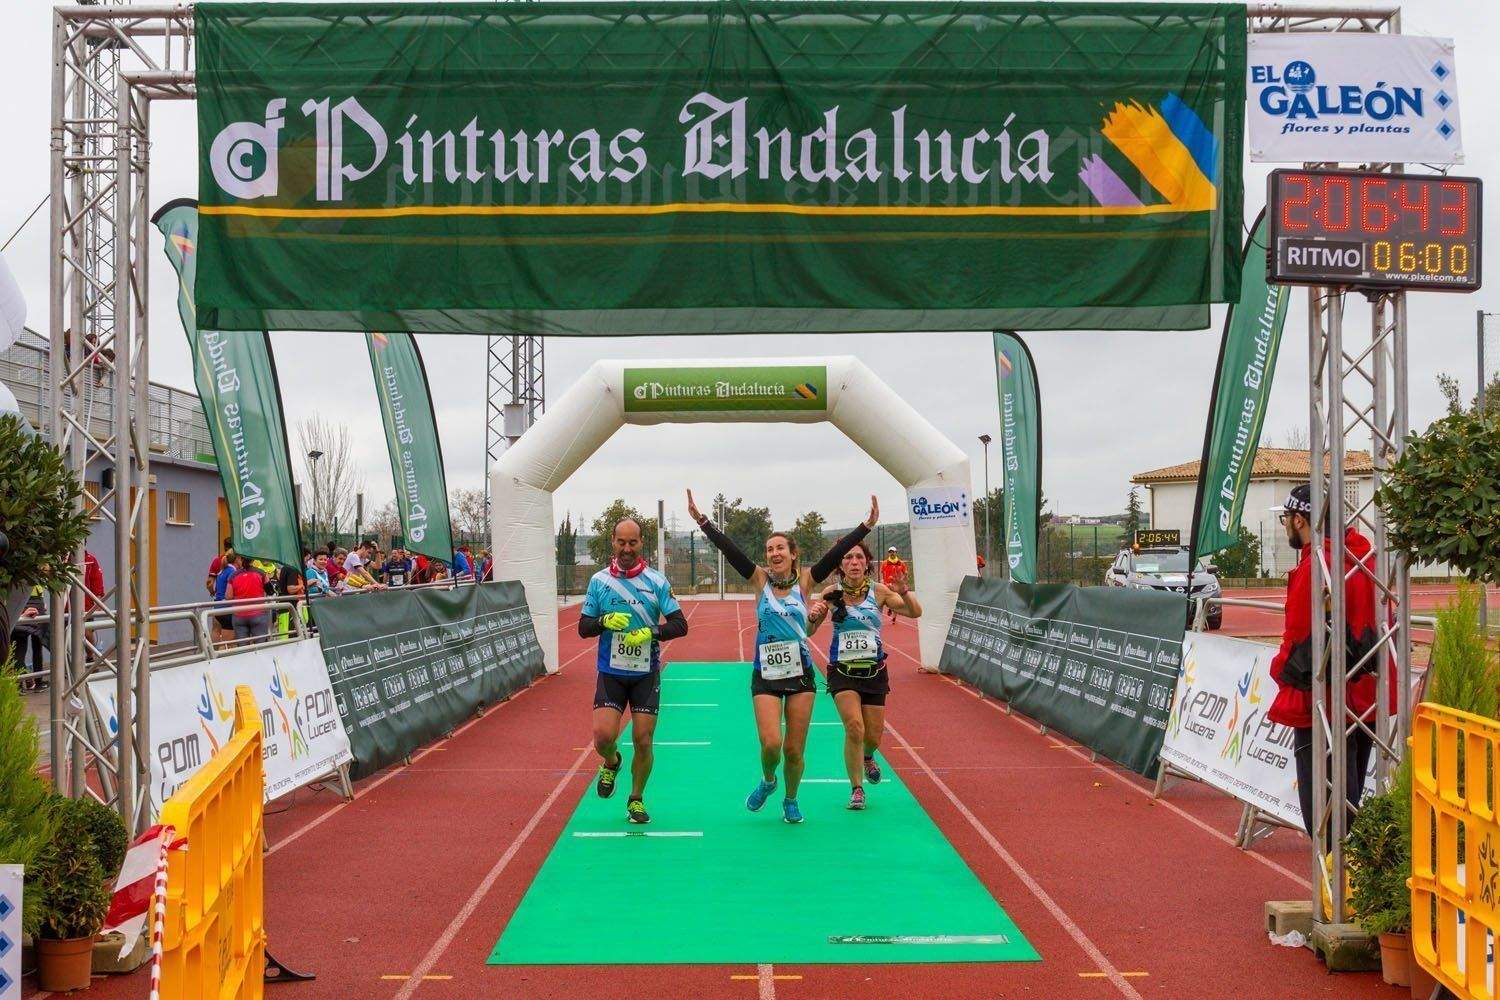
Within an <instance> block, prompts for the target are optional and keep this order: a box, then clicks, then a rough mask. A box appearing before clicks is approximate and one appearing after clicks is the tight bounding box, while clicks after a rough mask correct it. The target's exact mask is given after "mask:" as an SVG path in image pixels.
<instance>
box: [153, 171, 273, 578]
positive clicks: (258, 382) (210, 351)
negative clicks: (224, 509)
mask: <svg viewBox="0 0 1500 1000" xmlns="http://www.w3.org/2000/svg"><path fill="white" fill-rule="evenodd" d="M151 221H152V222H153V223H155V225H156V228H157V229H159V230H161V234H162V236H163V237H165V238H166V239H165V249H166V253H167V259H168V260H169V261H171V262H172V267H173V268H175V269H176V271H177V286H178V289H177V313H178V315H179V316H180V317H181V318H182V328H183V331H184V332H186V333H187V338H188V345H189V346H190V347H191V348H192V352H193V382H194V384H195V385H197V387H198V399H199V400H200V401H201V402H202V404H203V417H204V419H205V420H206V421H207V422H208V432H209V436H210V437H212V438H213V448H214V457H215V459H216V460H217V462H218V466H219V482H220V484H221V485H222V486H223V488H224V500H225V502H226V504H227V505H228V507H229V525H230V533H231V534H232V535H233V537H234V550H235V551H236V552H238V553H240V554H242V555H246V556H251V557H254V558H257V559H269V560H271V561H272V562H278V563H281V564H282V565H284V566H301V565H302V542H301V539H300V537H299V535H298V531H297V494H296V489H295V488H294V487H293V485H292V462H291V458H290V452H289V451H288V450H287V435H286V419H285V416H284V414H283V413H282V410H281V388H280V386H279V385H278V384H277V381H276V362H275V359H274V358H273V357H272V355H271V338H270V337H269V336H268V335H267V334H266V333H265V331H263V330H257V331H255V332H253V333H226V332H224V331H222V330H215V329H212V328H211V327H205V326H203V325H201V324H200V323H199V322H198V317H199V311H198V309H197V308H196V304H195V302H194V301H193V282H194V277H195V275H196V273H197V269H198V260H199V250H200V243H199V217H198V208H197V206H196V205H194V204H193V203H192V202H191V201H187V200H179V201H173V202H170V203H168V204H167V205H165V206H163V207H162V208H161V210H159V211H158V212H157V213H156V215H155V216H153V217H152V220H151Z"/></svg>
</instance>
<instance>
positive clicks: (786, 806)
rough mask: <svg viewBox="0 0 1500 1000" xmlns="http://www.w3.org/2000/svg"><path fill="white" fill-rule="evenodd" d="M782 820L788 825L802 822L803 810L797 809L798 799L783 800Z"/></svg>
mask: <svg viewBox="0 0 1500 1000" xmlns="http://www.w3.org/2000/svg"><path fill="white" fill-rule="evenodd" d="M781 818H782V819H784V820H786V821H787V822H788V823H800V822H802V810H801V809H798V808H797V800H796V799H782V800H781Z"/></svg>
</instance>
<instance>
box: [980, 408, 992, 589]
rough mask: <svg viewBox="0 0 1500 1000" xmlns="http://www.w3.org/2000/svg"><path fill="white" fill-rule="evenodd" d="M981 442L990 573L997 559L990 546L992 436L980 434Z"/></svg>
mask: <svg viewBox="0 0 1500 1000" xmlns="http://www.w3.org/2000/svg"><path fill="white" fill-rule="evenodd" d="M979 443H980V444H982V445H984V568H985V570H986V572H987V573H989V572H994V571H993V570H991V569H990V566H991V565H992V564H993V563H994V559H995V554H994V552H993V551H992V550H991V547H990V506H991V498H990V436H989V435H988V434H981V435H979Z"/></svg>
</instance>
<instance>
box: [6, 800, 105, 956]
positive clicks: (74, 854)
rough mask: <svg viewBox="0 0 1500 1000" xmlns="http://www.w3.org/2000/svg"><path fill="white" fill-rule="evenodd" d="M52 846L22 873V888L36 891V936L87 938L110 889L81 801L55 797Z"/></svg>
mask: <svg viewBox="0 0 1500 1000" xmlns="http://www.w3.org/2000/svg"><path fill="white" fill-rule="evenodd" d="M50 808H51V811H52V812H53V814H54V816H55V818H56V823H57V826H56V829H55V832H54V834H53V837H52V842H51V843H50V844H49V845H48V846H47V848H46V849H45V850H44V851H43V852H42V853H41V856H40V857H38V858H37V860H36V863H35V865H34V866H33V867H32V869H31V871H29V872H28V873H27V879H26V888H27V891H28V892H29V891H31V889H32V887H33V886H37V887H39V888H40V889H41V891H42V892H43V894H44V895H45V898H46V902H45V903H44V905H43V906H42V916H41V925H40V931H41V936H42V937H44V938H54V939H59V940H63V939H68V938H81V937H92V936H93V935H95V934H97V933H99V929H100V928H101V927H103V926H104V918H105V917H106V916H108V915H109V901H110V887H109V886H108V885H107V884H106V880H105V874H104V869H103V868H102V867H101V866H100V865H99V855H98V853H97V852H96V851H95V850H94V843H93V840H92V839H91V837H90V824H89V818H88V814H87V812H86V809H85V808H83V807H81V800H77V799H65V798H61V797H56V798H54V799H53V800H52V803H51V806H50Z"/></svg>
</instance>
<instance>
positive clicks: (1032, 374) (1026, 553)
mask: <svg viewBox="0 0 1500 1000" xmlns="http://www.w3.org/2000/svg"><path fill="white" fill-rule="evenodd" d="M995 384H996V387H997V391H998V392H999V395H1000V469H1001V474H1002V478H1003V480H1004V483H1005V487H1004V488H1005V502H1004V507H1003V510H1004V512H1005V516H1004V518H1003V519H1002V522H1001V523H1002V524H1003V525H1004V534H1003V537H1004V538H1005V557H1006V561H1007V562H1008V563H1009V564H1010V577H1011V579H1012V580H1018V581H1020V582H1021V583H1035V582H1036V532H1037V524H1038V522H1039V520H1040V517H1041V512H1042V511H1041V506H1042V408H1041V405H1040V402H1041V401H1040V399H1039V398H1038V397H1039V395H1040V393H1039V391H1038V388H1037V380H1036V365H1035V364H1034V363H1033V362H1032V360H1031V352H1030V351H1029V350H1027V349H1026V345H1025V344H1024V343H1022V341H1021V338H1020V337H1017V336H1016V335H1015V334H1013V333H999V332H996V333H995Z"/></svg>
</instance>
